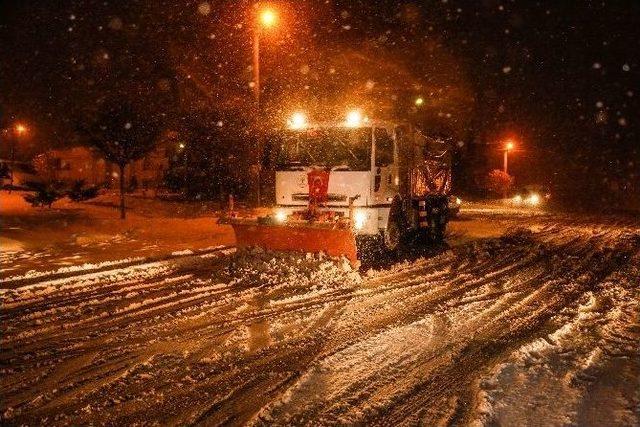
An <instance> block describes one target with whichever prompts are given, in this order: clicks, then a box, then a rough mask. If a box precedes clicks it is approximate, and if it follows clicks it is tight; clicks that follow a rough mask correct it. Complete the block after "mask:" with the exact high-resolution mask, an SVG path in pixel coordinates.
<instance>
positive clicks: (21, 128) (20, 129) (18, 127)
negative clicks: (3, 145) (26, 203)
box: [10, 123, 28, 187]
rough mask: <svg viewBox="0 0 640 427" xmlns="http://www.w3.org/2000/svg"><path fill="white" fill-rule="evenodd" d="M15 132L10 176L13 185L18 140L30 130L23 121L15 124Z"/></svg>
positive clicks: (12, 141) (12, 143) (12, 139)
mask: <svg viewBox="0 0 640 427" xmlns="http://www.w3.org/2000/svg"><path fill="white" fill-rule="evenodd" d="M13 130H14V133H15V138H11V169H10V171H11V177H10V180H11V181H10V182H11V184H10V185H11V187H13V170H14V169H15V162H16V141H17V140H18V139H19V138H21V137H22V136H23V135H25V134H26V133H27V131H28V129H27V127H26V126H25V125H23V124H22V123H16V124H15V126H14V127H13Z"/></svg>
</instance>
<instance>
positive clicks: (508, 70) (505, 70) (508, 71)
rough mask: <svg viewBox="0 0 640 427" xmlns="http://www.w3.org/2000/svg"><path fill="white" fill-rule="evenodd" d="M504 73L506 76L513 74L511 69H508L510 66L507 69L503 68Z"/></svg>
mask: <svg viewBox="0 0 640 427" xmlns="http://www.w3.org/2000/svg"><path fill="white" fill-rule="evenodd" d="M502 72H503V73H505V74H509V73H510V72H511V67H508V66H507V67H503V68H502Z"/></svg>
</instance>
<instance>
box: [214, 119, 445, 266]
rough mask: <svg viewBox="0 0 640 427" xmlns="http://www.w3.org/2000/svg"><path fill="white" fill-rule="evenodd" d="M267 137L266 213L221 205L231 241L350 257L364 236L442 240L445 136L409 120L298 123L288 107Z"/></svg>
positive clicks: (382, 243)
mask: <svg viewBox="0 0 640 427" xmlns="http://www.w3.org/2000/svg"><path fill="white" fill-rule="evenodd" d="M288 124H289V126H288V128H287V129H283V130H282V131H279V132H276V133H275V136H273V137H272V139H271V144H272V146H273V147H274V148H275V150H274V151H275V153H276V155H275V157H276V165H277V166H276V168H275V169H276V172H275V197H276V204H275V206H274V207H273V208H272V210H271V212H270V213H269V214H267V215H264V216H262V217H260V216H258V217H242V216H239V215H238V214H237V213H236V212H233V211H230V212H229V214H228V215H227V216H226V218H224V220H223V222H226V223H230V224H231V225H232V227H233V230H234V232H235V235H236V242H237V247H238V248H246V247H262V248H264V249H267V250H274V251H302V252H324V253H326V254H328V255H330V256H345V257H347V258H348V259H349V260H350V261H351V262H352V264H357V262H358V261H357V260H358V255H359V253H358V251H359V250H361V249H362V248H363V247H365V246H366V247H370V246H369V245H370V244H371V242H374V243H376V244H378V245H379V246H378V247H382V248H383V250H385V251H389V252H395V251H398V250H399V249H400V248H401V246H402V245H404V244H405V243H406V242H411V244H412V245H426V244H429V243H430V242H434V241H439V240H442V239H443V237H444V232H445V227H446V224H447V220H448V194H449V190H450V187H451V161H450V150H449V148H450V147H449V146H448V145H447V143H445V142H444V141H442V140H438V139H434V138H430V137H427V136H426V135H423V134H422V133H421V132H420V131H419V130H417V129H416V128H414V127H412V126H411V125H409V124H402V123H396V122H389V121H381V120H371V119H368V118H366V117H363V116H362V114H361V113H360V112H359V111H352V112H350V113H349V114H348V115H347V118H346V120H344V121H340V122H330V123H308V122H307V120H306V117H305V116H304V115H303V114H301V113H297V114H295V115H294V116H292V118H291V120H290V121H289V123H288Z"/></svg>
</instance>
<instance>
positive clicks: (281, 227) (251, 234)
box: [231, 221, 358, 265]
mask: <svg viewBox="0 0 640 427" xmlns="http://www.w3.org/2000/svg"><path fill="white" fill-rule="evenodd" d="M231 226H232V227H233V231H234V233H235V235H236V245H237V247H238V248H248V247H261V248H264V249H268V250H272V251H286V252H314V253H315V252H324V253H326V254H327V255H330V256H345V257H346V258H348V259H349V260H350V261H351V264H354V265H355V264H356V263H357V260H358V257H357V250H356V239H355V236H354V234H353V232H352V231H351V228H349V227H336V226H335V224H316V223H313V224H309V223H304V224H291V223H286V224H259V223H257V222H254V221H252V222H245V221H232V222H231Z"/></svg>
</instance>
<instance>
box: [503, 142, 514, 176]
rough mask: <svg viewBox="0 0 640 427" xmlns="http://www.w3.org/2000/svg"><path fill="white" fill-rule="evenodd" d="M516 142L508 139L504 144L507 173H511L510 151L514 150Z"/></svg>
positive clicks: (505, 169)
mask: <svg viewBox="0 0 640 427" xmlns="http://www.w3.org/2000/svg"><path fill="white" fill-rule="evenodd" d="M513 147H514V144H513V141H511V140H508V141H507V142H506V143H505V145H504V163H503V170H504V173H506V174H507V175H508V174H509V169H508V164H509V151H511V150H513Z"/></svg>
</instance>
